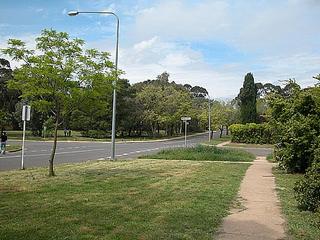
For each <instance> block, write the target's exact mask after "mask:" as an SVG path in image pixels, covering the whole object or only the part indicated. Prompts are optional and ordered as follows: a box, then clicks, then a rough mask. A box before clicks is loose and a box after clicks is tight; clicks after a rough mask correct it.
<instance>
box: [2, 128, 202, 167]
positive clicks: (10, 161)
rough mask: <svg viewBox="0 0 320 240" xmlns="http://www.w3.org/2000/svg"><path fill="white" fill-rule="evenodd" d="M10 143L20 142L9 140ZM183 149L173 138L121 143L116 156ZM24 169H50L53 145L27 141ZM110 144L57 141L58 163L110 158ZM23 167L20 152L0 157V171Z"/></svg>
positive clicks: (196, 140)
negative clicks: (49, 161)
mask: <svg viewBox="0 0 320 240" xmlns="http://www.w3.org/2000/svg"><path fill="white" fill-rule="evenodd" d="M207 138H208V135H207V134H203V135H197V136H190V137H188V140H187V142H188V145H189V146H192V145H196V144H198V143H200V142H204V141H206V140H207ZM8 143H9V144H10V143H17V142H14V141H9V142H8ZM181 146H184V139H179V140H177V139H172V140H167V141H161V142H159V141H158V142H135V143H118V144H117V145H116V157H117V158H119V159H121V158H127V159H128V158H129V159H130V158H135V157H137V156H139V155H145V154H148V153H152V152H157V151H159V150H161V149H165V148H173V147H181ZM25 148H26V151H25V160H24V162H25V167H26V168H30V167H39V166H47V165H48V160H49V157H50V153H51V149H52V142H38V141H27V142H26V145H25ZM110 148H111V143H102V142H58V145H57V151H56V157H55V160H54V161H55V164H59V163H74V162H84V161H87V160H95V159H100V158H110V155H111V153H110V150H111V149H110ZM20 164H21V152H16V153H7V154H6V155H0V171H4V170H12V169H19V168H20Z"/></svg>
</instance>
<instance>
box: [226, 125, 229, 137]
mask: <svg viewBox="0 0 320 240" xmlns="http://www.w3.org/2000/svg"><path fill="white" fill-rule="evenodd" d="M226 135H227V136H228V135H229V126H228V125H227V126H226Z"/></svg>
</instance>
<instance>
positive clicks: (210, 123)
mask: <svg viewBox="0 0 320 240" xmlns="http://www.w3.org/2000/svg"><path fill="white" fill-rule="evenodd" d="M208 97H209V109H208V110H209V142H210V141H211V101H210V96H209V95H208Z"/></svg>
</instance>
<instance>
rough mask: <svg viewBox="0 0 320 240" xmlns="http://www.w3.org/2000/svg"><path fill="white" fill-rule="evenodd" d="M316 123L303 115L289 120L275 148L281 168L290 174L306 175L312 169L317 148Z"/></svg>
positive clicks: (276, 157)
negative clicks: (307, 170)
mask: <svg viewBox="0 0 320 240" xmlns="http://www.w3.org/2000/svg"><path fill="white" fill-rule="evenodd" d="M313 125H314V121H313V120H312V119H310V118H309V117H303V116H301V115H298V116H294V117H292V118H291V119H290V120H288V122H287V124H286V125H285V126H284V127H283V130H282V136H281V138H280V141H279V143H278V144H277V145H276V147H275V159H276V160H277V161H278V162H279V167H280V168H282V169H284V170H286V171H287V172H289V173H295V172H298V173H305V171H306V169H308V168H309V167H311V165H312V163H313V161H314V157H315V156H316V155H315V154H314V149H315V148H316V146H317V139H316V136H317V131H316V130H315V128H314V126H313Z"/></svg>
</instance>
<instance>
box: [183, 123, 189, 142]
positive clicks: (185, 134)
mask: <svg viewBox="0 0 320 240" xmlns="http://www.w3.org/2000/svg"><path fill="white" fill-rule="evenodd" d="M187 126H188V122H187V121H184V147H187Z"/></svg>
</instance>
